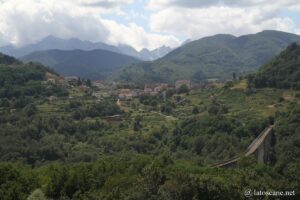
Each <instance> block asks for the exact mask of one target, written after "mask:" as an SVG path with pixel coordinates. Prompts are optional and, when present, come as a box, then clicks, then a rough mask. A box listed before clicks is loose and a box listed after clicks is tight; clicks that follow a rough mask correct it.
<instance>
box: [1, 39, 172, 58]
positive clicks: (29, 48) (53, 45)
mask: <svg viewBox="0 0 300 200" xmlns="http://www.w3.org/2000/svg"><path fill="white" fill-rule="evenodd" d="M53 49H58V50H76V49H80V50H85V51H90V50H96V49H102V50H107V51H112V52H115V53H120V54H124V55H129V56H133V57H136V58H138V59H141V60H155V59H158V58H160V57H162V56H164V55H166V54H167V53H169V52H170V51H171V50H172V49H171V48H170V47H165V46H162V47H160V48H157V49H154V50H152V51H150V50H148V49H145V50H146V51H147V53H146V54H145V52H144V51H140V52H139V51H137V50H135V49H134V48H133V47H131V46H129V45H125V44H119V45H117V46H113V45H109V44H105V43H102V42H90V41H82V40H79V39H75V38H73V39H61V38H57V37H54V36H48V37H46V38H44V39H42V40H41V41H38V42H37V43H34V44H29V45H26V46H24V47H20V48H18V47H14V46H12V45H8V46H4V47H0V52H3V53H5V54H8V55H11V56H14V57H23V56H26V55H28V54H31V53H33V52H37V51H46V50H53Z"/></svg>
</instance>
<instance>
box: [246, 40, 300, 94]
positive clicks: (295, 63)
mask: <svg viewBox="0 0 300 200" xmlns="http://www.w3.org/2000/svg"><path fill="white" fill-rule="evenodd" d="M250 81H251V82H252V83H253V84H254V85H255V86H256V87H277V88H285V89H290V88H292V89H297V90H299V89H300V45H297V44H296V43H293V44H291V45H290V46H289V47H288V48H287V49H286V50H285V51H283V52H282V53H280V54H279V55H278V56H276V57H275V58H274V59H272V60H271V61H270V62H269V63H267V64H266V65H264V66H263V67H262V68H261V69H260V70H259V72H258V73H257V74H256V75H255V76H254V77H252V76H250Z"/></svg>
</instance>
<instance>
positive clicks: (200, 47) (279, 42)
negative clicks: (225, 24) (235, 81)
mask: <svg viewBox="0 0 300 200" xmlns="http://www.w3.org/2000/svg"><path fill="white" fill-rule="evenodd" d="M292 42H300V36H298V35H295V34H291V33H285V32H279V31H263V32H260V33H257V34H251V35H245V36H240V37H235V36H233V35H226V34H219V35H215V36H211V37H205V38H202V39H200V40H196V41H192V42H190V43H187V44H185V45H183V46H181V47H179V48H177V49H175V50H173V51H171V52H170V53H168V54H167V55H166V56H164V57H162V58H160V59H158V60H156V61H154V62H144V63H138V64H136V65H132V66H129V67H125V68H123V69H122V70H119V71H117V72H115V73H114V74H113V76H112V79H114V80H119V81H131V82H135V83H145V82H155V81H163V82H175V81H176V80H178V79H190V80H192V81H195V82H198V81H201V80H203V79H207V78H219V79H225V80H226V79H231V77H232V73H233V72H235V73H237V74H239V75H241V74H242V75H243V74H247V73H249V72H253V71H256V70H257V69H258V68H259V67H260V66H261V65H262V64H264V63H266V62H267V61H268V60H270V59H271V58H272V57H273V56H275V55H277V54H278V53H279V52H280V51H282V50H283V49H284V48H286V47H287V46H288V45H289V44H290V43H292Z"/></svg>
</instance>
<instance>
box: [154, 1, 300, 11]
mask: <svg viewBox="0 0 300 200" xmlns="http://www.w3.org/2000/svg"><path fill="white" fill-rule="evenodd" d="M225 5H226V6H233V7H253V6H255V7H256V6H268V7H273V8H274V7H277V8H279V7H281V6H285V7H294V6H299V5H300V2H299V0H272V2H270V0H184V1H183V0H150V1H149V4H148V6H149V7H151V8H152V9H161V8H166V7H169V8H170V7H185V8H203V7H209V6H225Z"/></svg>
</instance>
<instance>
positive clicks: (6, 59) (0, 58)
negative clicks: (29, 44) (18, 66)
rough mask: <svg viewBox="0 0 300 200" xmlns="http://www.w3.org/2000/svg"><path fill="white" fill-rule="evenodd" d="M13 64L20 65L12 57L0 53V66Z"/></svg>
mask: <svg viewBox="0 0 300 200" xmlns="http://www.w3.org/2000/svg"><path fill="white" fill-rule="evenodd" d="M15 63H20V61H18V60H17V59H15V58H14V57H11V56H8V55H5V54H2V53H0V65H1V64H3V65H11V64H15Z"/></svg>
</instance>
